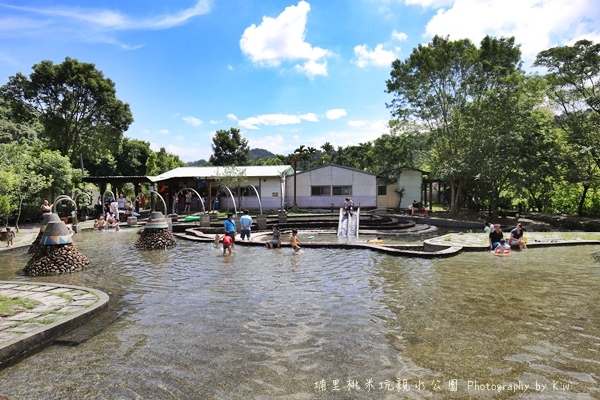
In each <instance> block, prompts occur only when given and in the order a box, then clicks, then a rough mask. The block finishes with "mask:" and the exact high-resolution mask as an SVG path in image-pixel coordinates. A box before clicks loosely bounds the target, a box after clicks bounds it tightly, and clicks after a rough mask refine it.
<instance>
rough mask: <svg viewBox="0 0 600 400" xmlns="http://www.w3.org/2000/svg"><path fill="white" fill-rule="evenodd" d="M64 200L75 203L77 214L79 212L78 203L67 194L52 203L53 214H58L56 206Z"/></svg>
mask: <svg viewBox="0 0 600 400" xmlns="http://www.w3.org/2000/svg"><path fill="white" fill-rule="evenodd" d="M63 200H68V201H70V202H71V203H73V207H75V212H77V203H76V202H75V200H73V199H72V198H71V197H70V196H67V195H66V194H63V195H60V196H58V197H57V198H56V199H54V202H53V203H52V212H56V205H57V204H58V203H60V202H61V201H63Z"/></svg>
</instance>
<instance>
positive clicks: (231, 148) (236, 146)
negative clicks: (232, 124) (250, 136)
mask: <svg viewBox="0 0 600 400" xmlns="http://www.w3.org/2000/svg"><path fill="white" fill-rule="evenodd" d="M212 149H213V154H212V155H211V156H210V159H209V161H210V162H211V163H212V165H216V166H227V165H248V163H249V162H250V149H249V148H248V140H247V139H245V138H243V137H242V135H241V134H240V130H239V129H236V128H229V130H228V131H227V130H224V129H220V130H218V131H217V132H216V133H215V136H214V137H213V144H212Z"/></svg>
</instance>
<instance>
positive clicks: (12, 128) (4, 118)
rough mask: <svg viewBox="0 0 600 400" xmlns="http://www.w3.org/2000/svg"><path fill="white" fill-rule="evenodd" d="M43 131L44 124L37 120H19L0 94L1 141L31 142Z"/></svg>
mask: <svg viewBox="0 0 600 400" xmlns="http://www.w3.org/2000/svg"><path fill="white" fill-rule="evenodd" d="M41 131H42V126H41V125H40V124H39V123H37V122H33V123H19V122H17V121H16V119H15V118H14V117H13V114H12V112H11V110H10V107H9V105H8V103H7V101H6V100H5V99H4V98H2V97H1V96H0V143H9V142H12V141H21V140H25V141H27V142H31V141H34V140H35V139H37V137H38V136H39V135H40V133H41Z"/></svg>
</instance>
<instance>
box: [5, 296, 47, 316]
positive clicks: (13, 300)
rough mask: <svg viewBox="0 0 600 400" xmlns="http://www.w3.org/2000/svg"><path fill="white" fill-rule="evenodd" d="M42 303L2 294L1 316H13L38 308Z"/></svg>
mask: <svg viewBox="0 0 600 400" xmlns="http://www.w3.org/2000/svg"><path fill="white" fill-rule="evenodd" d="M40 304H41V303H40V302H39V301H36V300H32V299H27V298H23V297H7V296H0V316H3V317H12V316H13V315H15V314H17V313H19V312H22V311H27V310H31V309H32V308H36V307H37V306H39V305H40Z"/></svg>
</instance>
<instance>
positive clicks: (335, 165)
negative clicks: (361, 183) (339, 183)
mask: <svg viewBox="0 0 600 400" xmlns="http://www.w3.org/2000/svg"><path fill="white" fill-rule="evenodd" d="M332 167H333V168H340V169H347V170H350V171H355V172H359V173H361V174H365V175H373V176H377V174H374V173H372V172H367V171H363V170H361V169H356V168H351V167H345V166H343V165H337V164H325V165H320V166H318V167H315V168H311V169H307V170H306V171H298V173H297V175H300V174H305V173H307V172H313V171H316V170H318V169H323V168H332Z"/></svg>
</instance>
